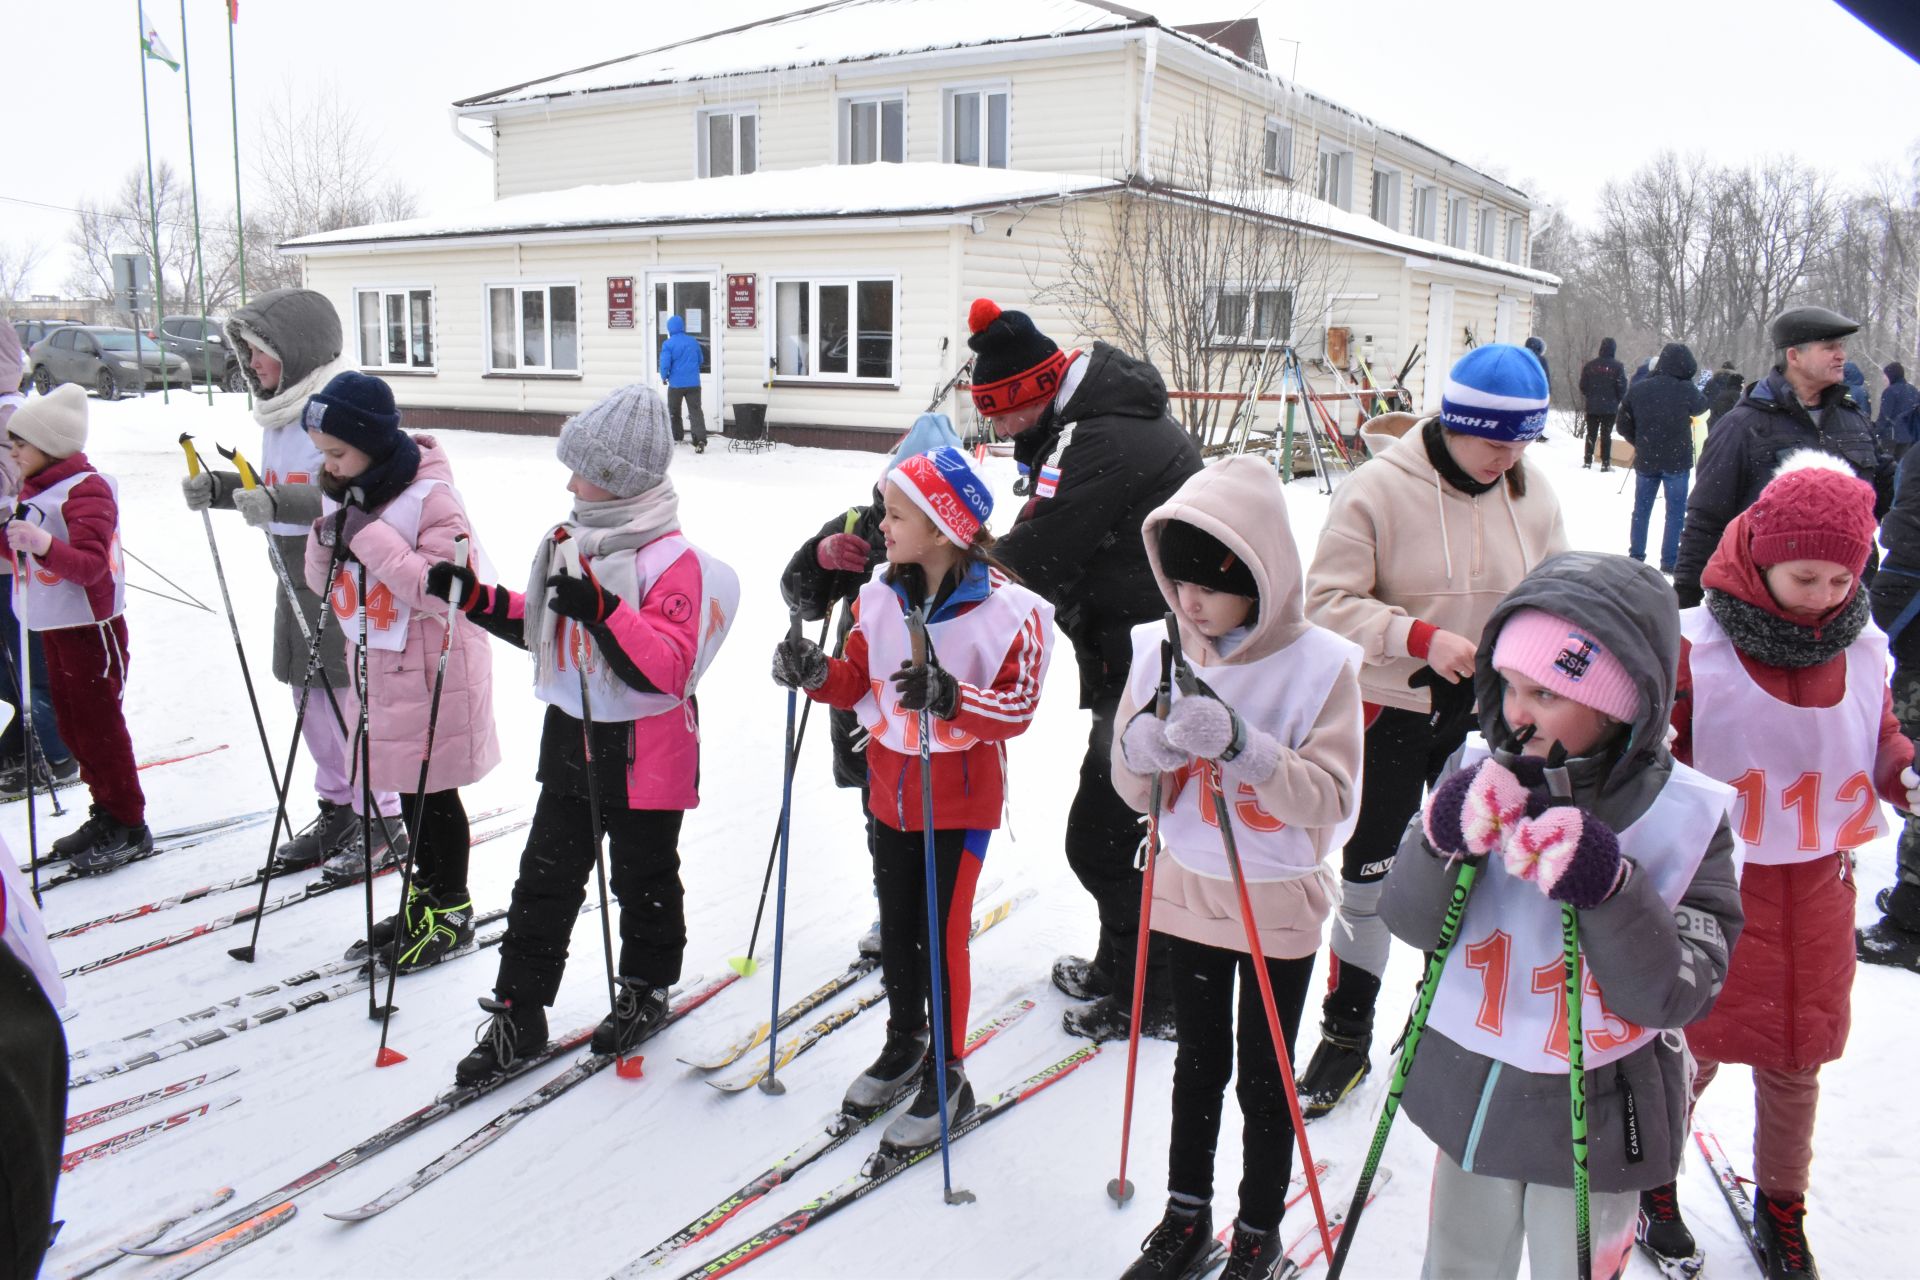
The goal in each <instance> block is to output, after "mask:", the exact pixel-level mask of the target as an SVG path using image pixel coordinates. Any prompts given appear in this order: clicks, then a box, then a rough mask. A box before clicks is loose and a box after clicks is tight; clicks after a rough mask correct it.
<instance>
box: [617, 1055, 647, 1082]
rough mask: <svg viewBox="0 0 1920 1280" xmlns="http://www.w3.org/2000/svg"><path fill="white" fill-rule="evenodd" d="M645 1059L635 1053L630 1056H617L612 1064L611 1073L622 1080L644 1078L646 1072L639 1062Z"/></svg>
mask: <svg viewBox="0 0 1920 1280" xmlns="http://www.w3.org/2000/svg"><path fill="white" fill-rule="evenodd" d="M645 1061H646V1059H645V1058H643V1057H641V1056H640V1055H639V1054H637V1053H636V1054H634V1055H633V1056H632V1057H631V1058H618V1059H616V1060H615V1061H614V1064H613V1074H615V1075H617V1076H619V1077H620V1078H621V1079H622V1080H640V1079H644V1078H645V1076H646V1072H645V1071H643V1070H641V1064H642V1063H644V1062H645Z"/></svg>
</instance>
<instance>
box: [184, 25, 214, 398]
mask: <svg viewBox="0 0 1920 1280" xmlns="http://www.w3.org/2000/svg"><path fill="white" fill-rule="evenodd" d="M180 70H181V73H182V74H183V76H184V77H185V83H186V89H187V186H188V187H189V188H190V189H191V190H192V192H193V274H195V275H196V276H199V277H200V349H201V351H202V352H204V351H205V350H206V347H207V267H206V263H205V262H204V261H203V260H202V258H201V256H200V171H199V170H198V169H196V168H195V167H194V160H193V59H192V58H191V57H190V56H189V54H188V49H187V0H180ZM187 379H188V385H189V386H191V385H192V379H193V369H192V367H191V366H189V367H188V369H187ZM207 405H208V406H209V407H211V406H212V405H213V366H212V365H211V364H209V365H208V366H207Z"/></svg>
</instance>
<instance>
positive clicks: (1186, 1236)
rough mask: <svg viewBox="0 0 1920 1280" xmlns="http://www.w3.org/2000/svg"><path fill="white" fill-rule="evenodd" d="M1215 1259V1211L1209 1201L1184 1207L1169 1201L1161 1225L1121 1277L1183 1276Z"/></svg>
mask: <svg viewBox="0 0 1920 1280" xmlns="http://www.w3.org/2000/svg"><path fill="white" fill-rule="evenodd" d="M1212 1260H1213V1213H1212V1211H1211V1210H1209V1209H1208V1208H1207V1206H1206V1205H1204V1204H1203V1205H1201V1206H1199V1207H1198V1208H1197V1209H1190V1210H1186V1211H1182V1209H1181V1207H1180V1206H1179V1205H1176V1204H1173V1203H1171V1202H1170V1203H1168V1205H1167V1212H1166V1215H1165V1216H1164V1217H1162V1218H1161V1219H1160V1225H1159V1226H1157V1227H1155V1228H1154V1229H1153V1230H1152V1231H1150V1232H1148V1233H1147V1238H1146V1239H1145V1240H1142V1241H1141V1242H1140V1256H1139V1257H1138V1258H1135V1259H1134V1260H1133V1265H1131V1266H1129V1267H1128V1268H1127V1269H1126V1270H1125V1271H1122V1272H1121V1273H1120V1280H1183V1277H1186V1276H1191V1275H1194V1274H1196V1273H1197V1272H1199V1271H1200V1270H1201V1269H1202V1268H1204V1267H1205V1266H1207V1265H1208V1264H1209V1263H1210V1262H1211V1261H1212Z"/></svg>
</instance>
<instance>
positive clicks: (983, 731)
mask: <svg viewBox="0 0 1920 1280" xmlns="http://www.w3.org/2000/svg"><path fill="white" fill-rule="evenodd" d="M885 497H886V517H885V519H883V520H882V521H881V525H880V529H881V533H882V535H883V536H884V538H885V539H886V545H887V559H888V561H889V563H888V565H887V567H885V568H884V569H882V570H881V571H879V572H878V573H876V574H875V575H874V577H873V579H872V581H870V582H868V583H867V585H866V586H865V587H862V588H861V590H860V595H859V597H858V599H857V600H856V601H855V605H854V612H855V617H856V618H857V623H856V625H855V627H854V629H853V632H852V633H851V634H850V635H849V636H848V637H847V647H846V656H845V657H844V658H829V657H827V655H826V654H825V653H824V652H822V651H821V649H820V647H819V646H818V645H816V644H814V643H813V642H812V641H809V640H807V639H806V638H804V637H797V638H794V639H790V640H786V641H783V642H781V644H780V646H779V647H778V648H776V649H775V650H774V659H773V678H774V680H775V681H777V682H778V683H780V684H783V685H786V686H787V687H788V688H797V689H805V690H806V691H807V696H808V697H810V698H812V699H813V700H814V701H816V702H825V703H827V704H829V705H830V706H835V707H842V708H851V709H853V710H854V711H855V712H856V713H857V714H858V715H859V716H860V719H861V722H862V723H863V724H864V725H865V726H866V729H867V732H868V734H869V740H868V743H867V796H868V801H867V804H868V808H869V810H870V811H871V812H872V814H873V816H874V818H875V819H876V821H875V822H873V823H872V824H870V825H871V828H872V832H873V834H872V840H873V868H874V884H875V888H876V889H877V890H878V892H879V896H880V958H881V964H882V967H883V969H884V980H885V983H886V989H887V1008H888V1019H887V1043H886V1046H885V1048H884V1049H883V1050H882V1051H881V1054H880V1056H879V1058H877V1059H876V1060H875V1061H874V1063H873V1065H872V1066H870V1067H868V1068H867V1070H866V1072H865V1073H864V1074H862V1075H861V1076H860V1077H859V1078H858V1079H856V1080H855V1081H854V1082H853V1085H852V1087H851V1088H849V1089H848V1091H847V1096H846V1106H847V1108H848V1109H849V1110H852V1111H858V1112H869V1113H870V1112H872V1111H874V1110H877V1109H879V1108H881V1107H884V1106H886V1105H888V1104H889V1103H890V1102H891V1101H892V1099H893V1098H894V1096H895V1095H896V1093H897V1092H898V1091H900V1090H902V1089H904V1088H905V1087H906V1086H907V1085H908V1084H910V1083H911V1082H912V1081H913V1079H914V1077H915V1076H916V1075H919V1076H920V1090H919V1094H918V1096H917V1097H915V1099H914V1101H913V1104H912V1106H910V1107H909V1108H908V1109H907V1111H906V1112H904V1113H903V1114H901V1115H900V1116H898V1117H896V1118H895V1120H894V1121H893V1123H892V1124H890V1125H888V1126H887V1132H886V1135H885V1141H886V1143H887V1144H889V1145H891V1146H894V1147H898V1148H910V1147H922V1146H926V1145H928V1144H930V1143H932V1142H933V1141H935V1140H936V1139H937V1138H938V1137H939V1134H940V1117H939V1110H940V1107H939V1101H938V1097H937V1084H936V1081H935V1078H934V1076H933V1064H932V1062H931V1059H930V1057H929V1055H928V1054H927V1041H928V1018H929V1016H930V1012H931V1016H933V1017H938V1018H941V1019H943V1021H942V1022H941V1026H942V1027H944V1028H945V1030H946V1049H947V1059H948V1060H947V1063H946V1071H947V1079H946V1088H947V1109H948V1118H949V1120H951V1119H952V1118H953V1117H955V1116H960V1115H964V1114H965V1113H966V1112H967V1111H968V1110H969V1109H970V1108H971V1107H972V1106H973V1090H972V1087H971V1086H970V1085H969V1084H968V1083H967V1079H966V1074H965V1072H963V1071H962V1070H961V1069H960V1065H959V1061H958V1059H959V1046H960V1045H961V1044H962V1043H963V1041H964V1039H965V1036H966V1019H967V996H968V989H969V969H968V960H967V934H968V916H969V912H970V908H971V906H972V903H973V888H974V883H975V881H976V880H977V879H978V878H979V874H980V866H981V862H982V861H983V860H984V858H985V857H986V852H987V840H988V837H989V836H991V835H992V833H993V829H994V828H995V827H997V826H998V825H999V824H1000V810H1001V806H1002V803H1003V799H1004V796H1005V785H1006V784H1005V777H1004V772H1003V767H1002V760H1003V752H1004V747H1003V746H1002V744H1003V743H1004V742H1005V741H1006V740H1007V739H1008V738H1011V737H1014V736H1015V735H1017V734H1020V733H1022V732H1024V731H1025V730H1026V728H1027V726H1028V725H1029V724H1031V723H1032V721H1033V713H1034V711H1035V709H1036V708H1037V706H1038V705H1039V701H1040V683H1041V681H1042V680H1043V679H1044V678H1045V676H1046V670H1047V661H1048V657H1049V654H1050V651H1051V649H1052V638H1053V608H1052V606H1050V605H1048V604H1047V603H1046V601H1044V600H1042V599H1041V598H1040V597H1039V596H1037V595H1035V594H1034V593H1033V592H1031V591H1029V590H1027V589H1026V588H1025V587H1022V586H1020V585H1019V584H1018V583H1016V582H1014V581H1013V579H1012V578H1011V577H1010V576H1009V575H1008V574H1007V572H1006V571H1005V570H1004V569H1002V568H1001V567H1000V566H999V565H998V564H996V563H995V562H994V560H993V558H992V556H991V554H990V548H991V547H992V544H993V535H992V534H991V533H990V532H988V530H987V528H986V522H987V517H988V516H989V515H990V514H992V511H993V497H992V495H991V494H990V493H989V492H988V489H987V486H986V484H985V482H984V481H982V480H981V478H980V477H979V476H978V475H977V474H976V473H975V472H974V470H973V468H972V467H971V466H969V465H968V463H967V458H966V455H965V454H963V453H962V452H961V451H960V450H958V449H955V448H953V447H951V446H947V447H944V448H940V449H935V450H933V451H932V452H930V453H923V454H917V455H915V456H913V457H910V458H908V459H907V460H906V461H904V462H902V463H901V464H900V465H899V466H898V467H895V468H894V469H893V470H892V471H891V472H889V473H888V475H887V483H886V489H885ZM929 584H931V585H929ZM922 606H924V607H925V609H926V616H927V632H928V643H929V649H930V652H929V654H928V660H927V662H926V663H924V664H921V665H915V664H914V663H913V661H912V659H911V657H910V654H911V646H910V638H909V633H908V626H907V613H908V611H909V610H912V609H915V608H919V607H922ZM922 710H926V711H928V712H930V713H931V720H930V723H931V725H932V738H933V742H932V759H933V812H932V814H925V813H923V812H922V811H921V804H920V793H921V775H920V766H919V755H920V742H919V716H918V713H919V712H920V711H922ZM927 826H932V827H933V834H934V861H935V867H936V871H937V877H938V880H939V885H938V890H939V910H940V919H941V921H942V926H941V927H942V930H943V933H944V936H943V937H942V938H941V940H940V953H941V959H942V961H943V970H942V978H941V986H942V990H941V994H942V996H943V997H944V1002H945V1005H946V1007H945V1008H944V1009H937V1010H931V1011H930V1010H929V1006H930V1004H931V1002H932V1001H931V983H930V981H929V977H928V973H927V968H926V961H925V956H926V954H927V951H926V924H927V887H926V881H925V855H924V847H923V843H922V841H923V839H924V835H923V832H924V830H925V828H926V827H927Z"/></svg>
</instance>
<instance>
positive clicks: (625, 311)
mask: <svg viewBox="0 0 1920 1280" xmlns="http://www.w3.org/2000/svg"><path fill="white" fill-rule="evenodd" d="M607 328H609V329H631V328H633V277H632V276H608V277H607Z"/></svg>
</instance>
